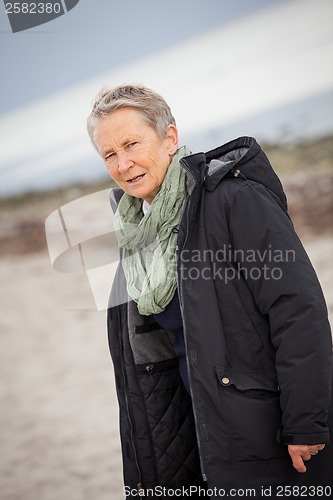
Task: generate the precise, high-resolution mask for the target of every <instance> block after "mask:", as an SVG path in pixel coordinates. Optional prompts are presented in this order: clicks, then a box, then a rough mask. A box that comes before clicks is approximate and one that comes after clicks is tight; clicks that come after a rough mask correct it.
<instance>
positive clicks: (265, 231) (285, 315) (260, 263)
mask: <svg viewBox="0 0 333 500" xmlns="http://www.w3.org/2000/svg"><path fill="white" fill-rule="evenodd" d="M230 233H231V239H232V244H233V248H234V250H235V251H237V250H240V251H241V252H242V253H241V255H243V258H242V262H241V269H242V270H241V273H242V274H243V277H244V278H245V280H246V283H247V286H248V288H249V289H250V291H251V293H252V294H253V297H254V299H255V301H256V304H257V306H258V308H259V310H260V311H261V313H262V314H263V315H266V316H267V317H268V319H269V325H270V333H271V342H272V343H273V345H274V348H275V350H276V370H277V374H278V381H279V386H280V389H281V408H282V413H283V419H282V427H283V430H282V434H281V442H282V443H284V444H317V443H327V442H328V440H329V432H328V426H327V418H328V409H329V405H330V398H331V384H332V337H331V332H330V327H329V322H328V317H327V308H326V304H325V300H324V297H323V294H322V290H321V287H320V284H319V282H318V279H317V276H316V273H315V271H314V269H313V267H312V265H311V263H310V260H309V258H308V256H307V254H306V252H305V250H304V248H303V246H302V244H301V242H300V240H299V238H298V236H297V235H296V233H295V231H294V228H293V225H292V222H291V220H290V218H289V217H288V215H287V214H286V212H284V210H283V209H282V208H281V207H280V206H279V205H278V203H277V202H276V200H275V199H274V197H273V196H272V195H271V194H270V193H269V192H268V191H267V190H266V189H265V188H264V187H263V186H261V185H260V184H257V183H252V182H245V183H244V186H242V188H241V189H240V190H239V191H238V192H237V194H236V195H235V197H234V199H233V202H232V204H231V208H230ZM235 254H236V255H237V253H236V252H235ZM249 256H251V258H248V257H249Z"/></svg>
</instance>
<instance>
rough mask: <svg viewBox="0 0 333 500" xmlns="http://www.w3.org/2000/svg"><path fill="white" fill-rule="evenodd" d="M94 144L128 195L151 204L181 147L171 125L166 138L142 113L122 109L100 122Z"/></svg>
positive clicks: (174, 128) (111, 173) (175, 130)
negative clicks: (157, 132) (155, 129)
mask: <svg viewBox="0 0 333 500" xmlns="http://www.w3.org/2000/svg"><path fill="white" fill-rule="evenodd" d="M94 141H95V144H96V147H97V150H98V152H99V154H100V155H101V157H102V158H103V159H104V162H105V164H106V168H107V169H108V172H109V174H110V175H111V177H112V178H113V179H114V180H115V182H116V183H117V184H118V185H119V186H120V187H121V188H122V189H123V190H124V191H125V192H126V193H128V194H129V195H131V196H135V197H136V198H143V199H144V200H146V201H147V202H148V203H151V202H152V200H153V199H154V197H155V196H156V194H157V192H158V190H159V189H160V186H161V184H162V182H163V179H164V177H165V174H166V171H167V169H168V167H169V165H170V162H171V159H172V157H173V155H174V154H175V152H176V151H177V148H178V133H177V129H176V127H175V126H174V125H169V126H168V128H167V131H166V134H165V137H164V138H163V139H161V138H160V136H158V135H157V134H156V132H155V131H154V129H153V128H152V127H151V126H150V125H148V124H147V122H146V121H145V120H144V117H143V115H142V114H141V113H140V111H138V110H136V109H134V108H120V109H118V110H116V111H113V112H112V113H111V114H110V115H108V116H105V117H102V118H101V119H99V121H98V122H97V125H96V128H95V132H94Z"/></svg>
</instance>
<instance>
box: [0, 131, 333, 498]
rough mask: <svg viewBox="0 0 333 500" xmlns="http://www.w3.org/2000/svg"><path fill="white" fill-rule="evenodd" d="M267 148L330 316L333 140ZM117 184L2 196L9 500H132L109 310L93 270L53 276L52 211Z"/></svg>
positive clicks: (2, 441) (1, 443) (3, 488)
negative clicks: (103, 307) (97, 303)
mask: <svg viewBox="0 0 333 500" xmlns="http://www.w3.org/2000/svg"><path fill="white" fill-rule="evenodd" d="M263 147H264V150H265V151H266V153H267V155H268V157H269V158H270V160H271V162H272V164H273V166H274V168H275V169H276V171H277V172H278V173H279V175H280V177H281V179H282V182H283V185H284V188H285V190H286V193H287V197H288V202H289V208H290V214H291V217H292V219H293V221H294V224H295V227H296V230H297V232H298V234H299V235H300V237H301V239H302V241H303V243H304V245H305V247H306V249H307V251H308V253H309V255H310V258H311V259H312V262H313V264H314V267H315V269H316V271H317V274H318V276H319V279H320V281H321V283H322V286H323V289H324V293H325V296H326V299H327V303H328V306H329V311H330V316H331V318H332V315H333V263H332V258H331V256H332V254H333V224H332V223H333V197H332V191H333V137H332V136H329V137H324V138H321V139H317V140H313V141H311V142H309V141H308V142H306V143H298V144H283V145H279V146H277V145H270V144H266V145H263ZM107 187H111V182H109V183H108V184H105V183H100V184H90V185H82V186H78V185H75V186H69V187H66V188H65V187H64V188H63V189H58V190H56V191H49V192H44V193H30V194H25V195H22V196H19V197H15V198H8V199H2V200H0V207H1V212H0V256H1V260H0V276H1V285H0V300H1V304H2V314H1V319H0V332H1V333H0V343H1V363H0V373H1V377H2V385H1V388H0V394H1V416H0V418H1V427H0V468H1V480H0V498H1V500H20V499H22V500H23V499H24V500H60V499H61V500H62V499H64V498H66V499H70V500H87V499H98V500H107V499H112V500H113V499H114V500H119V499H121V498H122V497H123V496H122V477H121V457H120V444H119V437H118V409H117V403H116V396H115V389H114V381H113V370H112V365H111V361H110V358H109V353H108V346H107V338H106V326H105V312H97V311H96V310H95V307H94V302H93V297H92V295H91V291H90V288H89V284H88V282H87V280H86V277H85V276H84V275H83V274H62V273H58V272H55V271H54V270H53V269H52V267H51V264H50V260H49V257H48V252H47V246H46V239H45V231H44V222H45V219H46V217H47V216H48V215H49V214H50V213H51V212H52V211H54V210H55V209H57V208H59V207H60V206H62V205H64V204H66V203H68V202H69V201H72V200H75V199H77V198H79V197H81V196H84V195H86V194H89V193H94V192H96V191H98V190H102V189H106V188H107ZM96 217H98V214H96Z"/></svg>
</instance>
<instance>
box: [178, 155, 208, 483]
mask: <svg viewBox="0 0 333 500" xmlns="http://www.w3.org/2000/svg"><path fill="white" fill-rule="evenodd" d="M182 163H183V165H184V167H185V168H186V170H187V171H188V173H189V174H190V175H192V173H191V172H190V169H189V168H188V167H187V165H186V162H184V161H182ZM192 177H193V176H192ZM190 205H191V198H190V195H188V203H185V211H186V214H185V215H186V235H185V239H184V243H183V246H182V247H183V248H184V246H185V244H186V241H187V238H188V228H189V213H190ZM183 217H184V214H183V216H182V217H181V220H182V219H183ZM176 252H177V255H178V260H179V258H180V255H179V246H178V245H176ZM177 285H178V290H179V299H180V300H179V303H180V312H181V316H182V322H183V331H184V341H185V357H186V366H187V372H188V379H189V388H190V395H191V400H192V409H193V417H194V426H195V433H196V437H197V443H198V454H199V460H200V469H201V475H202V478H203V480H204V481H207V476H206V474H205V471H204V466H203V460H202V455H201V444H200V437H199V431H198V417H197V414H196V408H195V403H194V397H193V389H192V384H191V371H190V361H189V356H188V349H187V335H186V325H185V317H184V305H183V304H184V303H183V288H182V284H181V281H180V280H179V274H178V272H177Z"/></svg>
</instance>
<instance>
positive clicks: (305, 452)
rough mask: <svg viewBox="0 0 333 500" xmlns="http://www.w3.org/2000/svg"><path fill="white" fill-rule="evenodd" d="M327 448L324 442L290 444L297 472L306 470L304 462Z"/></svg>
mask: <svg viewBox="0 0 333 500" xmlns="http://www.w3.org/2000/svg"><path fill="white" fill-rule="evenodd" d="M324 448H325V445H324V444H311V445H308V444H289V445H288V451H289V455H290V457H291V460H292V462H293V466H294V467H295V469H296V470H297V472H306V467H305V464H304V462H306V461H308V460H310V458H311V457H312V456H313V455H317V453H318V452H319V451H321V450H323V449H324Z"/></svg>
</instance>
